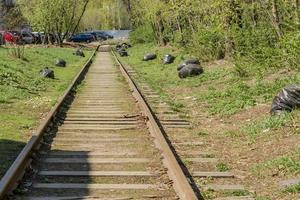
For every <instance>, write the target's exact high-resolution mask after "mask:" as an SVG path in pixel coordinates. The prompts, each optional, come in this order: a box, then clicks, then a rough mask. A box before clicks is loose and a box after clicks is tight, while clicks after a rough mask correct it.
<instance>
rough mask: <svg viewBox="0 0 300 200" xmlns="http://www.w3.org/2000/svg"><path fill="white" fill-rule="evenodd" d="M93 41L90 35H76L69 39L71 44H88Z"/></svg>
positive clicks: (93, 38)
mask: <svg viewBox="0 0 300 200" xmlns="http://www.w3.org/2000/svg"><path fill="white" fill-rule="evenodd" d="M94 40H95V37H94V36H93V35H91V34H78V35H74V36H72V37H71V38H70V41H71V42H86V43H90V42H92V41H94Z"/></svg>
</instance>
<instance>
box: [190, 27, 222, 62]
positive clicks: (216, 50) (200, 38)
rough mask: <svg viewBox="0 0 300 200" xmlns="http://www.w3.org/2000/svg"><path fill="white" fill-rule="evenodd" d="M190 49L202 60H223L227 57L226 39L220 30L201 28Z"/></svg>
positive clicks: (193, 37)
mask: <svg viewBox="0 0 300 200" xmlns="http://www.w3.org/2000/svg"><path fill="white" fill-rule="evenodd" d="M188 47H189V48H191V49H192V52H193V53H194V54H195V55H197V56H199V57H200V58H201V59H202V60H215V59H222V58H224V56H225V37H224V34H223V32H222V30H220V29H219V28H209V29H208V28H199V29H198V30H197V32H196V33H195V34H193V35H192V38H191V40H190V43H189V44H188Z"/></svg>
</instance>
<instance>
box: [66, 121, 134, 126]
mask: <svg viewBox="0 0 300 200" xmlns="http://www.w3.org/2000/svg"><path fill="white" fill-rule="evenodd" d="M63 124H67V125H70V124H72V125H136V124H138V121H125V120H123V121H113V120H112V121H95V120H89V121H84V120H80V121H79V120H78V121H64V123H63Z"/></svg>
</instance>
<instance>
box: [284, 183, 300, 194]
mask: <svg viewBox="0 0 300 200" xmlns="http://www.w3.org/2000/svg"><path fill="white" fill-rule="evenodd" d="M283 191H284V192H286V193H293V194H296V193H299V192H300V183H298V184H296V185H293V186H289V187H287V188H285V189H284V190H283Z"/></svg>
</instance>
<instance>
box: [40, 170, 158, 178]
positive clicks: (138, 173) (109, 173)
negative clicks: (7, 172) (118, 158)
mask: <svg viewBox="0 0 300 200" xmlns="http://www.w3.org/2000/svg"><path fill="white" fill-rule="evenodd" d="M38 174H39V175H40V176H103V177H104V176H155V174H151V173H150V172H147V171H40V172H39V173H38Z"/></svg>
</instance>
